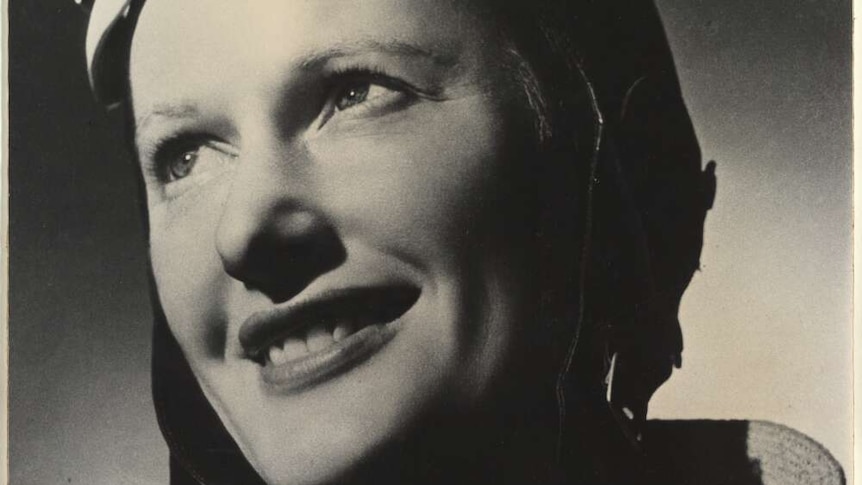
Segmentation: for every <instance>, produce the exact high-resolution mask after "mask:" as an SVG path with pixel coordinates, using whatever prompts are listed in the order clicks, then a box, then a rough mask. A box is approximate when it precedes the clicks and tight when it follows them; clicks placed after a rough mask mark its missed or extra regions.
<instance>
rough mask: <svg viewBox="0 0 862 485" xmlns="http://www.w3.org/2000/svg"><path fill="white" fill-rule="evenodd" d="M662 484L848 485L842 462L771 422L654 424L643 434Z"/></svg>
mask: <svg viewBox="0 0 862 485" xmlns="http://www.w3.org/2000/svg"><path fill="white" fill-rule="evenodd" d="M643 443H644V451H645V453H646V456H647V459H648V462H649V463H650V468H651V472H652V473H654V474H656V475H658V477H656V478H660V479H661V482H655V483H679V484H697V485H720V484H721V485H725V484H726V485H748V484H751V485H812V484H822V485H843V484H844V483H845V477H844V472H843V470H842V469H841V465H839V463H838V461H837V460H835V458H834V457H833V456H832V455H831V454H830V453H829V451H828V450H827V449H826V448H824V447H823V445H821V444H820V443H818V442H817V441H815V440H813V439H812V438H810V437H808V436H806V435H805V434H803V433H800V432H799V431H796V430H794V429H792V428H789V427H787V426H783V425H780V424H776V423H771V422H766V421H742V420H737V421H713V420H679V421H649V422H648V423H647V426H646V428H645V430H644V434H643Z"/></svg>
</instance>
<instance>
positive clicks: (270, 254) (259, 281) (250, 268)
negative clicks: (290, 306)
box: [217, 210, 346, 302]
mask: <svg viewBox="0 0 862 485" xmlns="http://www.w3.org/2000/svg"><path fill="white" fill-rule="evenodd" d="M228 222H229V221H222V224H223V225H224V224H226V223H228ZM243 224H245V227H243ZM219 233H220V234H219V238H218V241H217V245H218V252H219V254H220V255H221V258H222V264H223V267H224V270H225V272H226V273H227V274H228V275H230V276H231V277H232V278H234V279H236V280H238V281H241V282H242V283H243V284H244V285H245V286H246V288H248V289H251V290H255V291H260V292H261V293H264V294H266V295H267V296H268V297H269V298H270V299H271V300H273V301H275V302H281V301H286V300H289V299H290V298H292V297H293V296H295V295H296V294H297V293H299V292H300V291H302V289H303V288H305V287H306V286H307V285H308V284H309V283H311V281H313V280H314V279H315V278H317V277H318V276H320V275H321V274H323V273H326V272H328V271H330V270H332V269H334V268H335V267H337V266H338V265H340V264H341V263H342V262H343V261H344V259H345V257H346V251H345V249H344V246H343V245H342V244H341V240H340V238H339V236H338V234H337V233H336V232H335V230H334V229H333V228H332V227H331V226H330V225H328V224H327V223H326V222H325V220H323V219H322V218H320V217H317V216H316V215H315V214H314V213H312V212H310V211H304V210H294V211H289V212H287V213H281V214H274V215H273V214H271V215H270V217H268V218H266V219H264V220H258V221H254V222H253V221H250V220H248V219H245V220H241V221H239V224H237V225H236V226H234V227H232V228H231V227H223V228H219Z"/></svg>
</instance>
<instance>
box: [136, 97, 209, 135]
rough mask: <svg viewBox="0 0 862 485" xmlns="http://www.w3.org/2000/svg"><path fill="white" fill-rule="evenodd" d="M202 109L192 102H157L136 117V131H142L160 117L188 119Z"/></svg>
mask: <svg viewBox="0 0 862 485" xmlns="http://www.w3.org/2000/svg"><path fill="white" fill-rule="evenodd" d="M199 114H200V111H199V110H198V109H197V108H196V107H195V106H194V105H192V104H191V103H182V102H181V103H177V104H169V103H165V104H157V105H154V106H152V107H150V108H148V109H146V110H144V112H143V113H142V114H141V115H140V116H137V117H135V131H136V132H140V131H142V130H143V129H144V128H146V127H147V125H148V124H150V123H152V122H153V120H154V119H158V118H173V119H187V118H194V117H196V116H198V115H199Z"/></svg>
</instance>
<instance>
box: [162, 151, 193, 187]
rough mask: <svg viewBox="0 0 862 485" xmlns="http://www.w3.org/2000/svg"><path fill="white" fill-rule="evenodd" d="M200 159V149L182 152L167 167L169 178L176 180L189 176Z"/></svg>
mask: <svg viewBox="0 0 862 485" xmlns="http://www.w3.org/2000/svg"><path fill="white" fill-rule="evenodd" d="M197 161H198V150H197V149H195V150H189V151H186V152H183V153H181V154H180V155H179V156H178V157H176V159H174V160H173V161H172V162H171V163H170V164H169V165H168V167H167V175H168V180H170V181H174V180H179V179H181V178H185V177H187V176H188V175H189V174H190V173H191V172H192V169H193V168H194V166H195V164H196V163H197Z"/></svg>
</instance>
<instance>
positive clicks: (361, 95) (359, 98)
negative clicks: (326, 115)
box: [335, 82, 371, 111]
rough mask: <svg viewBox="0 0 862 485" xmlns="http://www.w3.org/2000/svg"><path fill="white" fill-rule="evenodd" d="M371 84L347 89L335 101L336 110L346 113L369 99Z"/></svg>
mask: <svg viewBox="0 0 862 485" xmlns="http://www.w3.org/2000/svg"><path fill="white" fill-rule="evenodd" d="M369 91H371V84H370V83H367V82H365V83H356V84H353V85H351V86H348V87H347V88H345V89H344V90H343V91H342V92H341V93H340V94H339V96H338V98H337V99H336V100H335V109H337V110H339V111H344V110H345V109H348V108H351V107H353V106H356V105H357V104H359V103H362V102H363V101H365V100H366V99H368V93H369Z"/></svg>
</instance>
